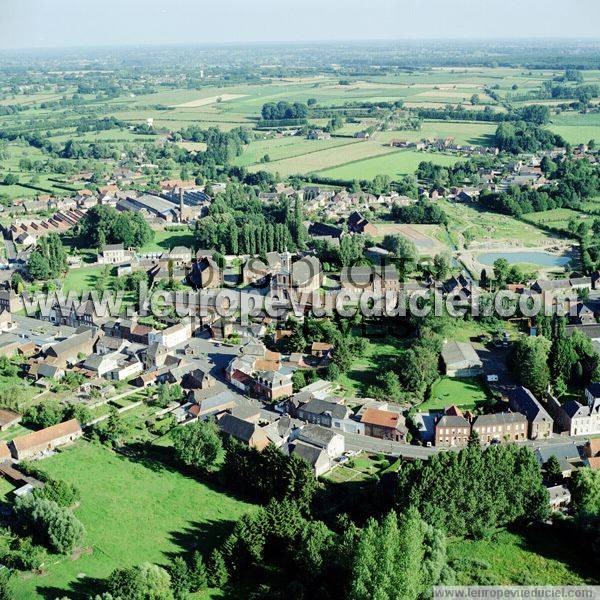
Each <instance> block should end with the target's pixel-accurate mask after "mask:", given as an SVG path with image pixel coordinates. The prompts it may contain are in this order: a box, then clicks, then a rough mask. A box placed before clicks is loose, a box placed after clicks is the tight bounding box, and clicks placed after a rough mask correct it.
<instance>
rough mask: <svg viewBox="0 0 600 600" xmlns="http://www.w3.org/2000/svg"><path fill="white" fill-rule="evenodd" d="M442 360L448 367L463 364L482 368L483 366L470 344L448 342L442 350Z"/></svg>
mask: <svg viewBox="0 0 600 600" xmlns="http://www.w3.org/2000/svg"><path fill="white" fill-rule="evenodd" d="M442 358H443V360H444V364H445V365H446V367H453V366H460V365H463V364H470V365H479V366H481V364H482V363H481V360H480V359H479V356H477V352H475V349H474V348H473V346H472V345H471V344H470V343H469V342H455V341H450V342H446V343H445V344H444V347H443V348H442Z"/></svg>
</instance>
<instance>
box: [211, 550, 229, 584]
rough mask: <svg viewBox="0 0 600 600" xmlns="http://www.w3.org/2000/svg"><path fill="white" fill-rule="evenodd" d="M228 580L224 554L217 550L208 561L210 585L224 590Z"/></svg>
mask: <svg viewBox="0 0 600 600" xmlns="http://www.w3.org/2000/svg"><path fill="white" fill-rule="evenodd" d="M228 580H229V573H228V572H227V565H226V564H225V559H224V558H223V554H221V552H219V550H217V549H216V548H215V549H214V550H213V551H212V553H211V555H210V559H209V561H208V583H209V584H210V587H214V588H222V587H223V586H224V585H225V584H226V583H227V581H228Z"/></svg>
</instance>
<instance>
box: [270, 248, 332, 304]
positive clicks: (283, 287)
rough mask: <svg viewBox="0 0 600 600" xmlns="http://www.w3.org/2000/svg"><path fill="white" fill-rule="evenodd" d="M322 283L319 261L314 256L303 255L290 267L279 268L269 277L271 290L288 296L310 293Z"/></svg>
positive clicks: (321, 270)
mask: <svg viewBox="0 0 600 600" xmlns="http://www.w3.org/2000/svg"><path fill="white" fill-rule="evenodd" d="M322 283H323V269H322V267H321V262H320V261H319V259H318V258H316V257H315V256H305V257H303V258H301V259H300V260H299V261H296V262H295V263H293V264H292V268H291V269H281V270H279V271H277V272H276V273H275V274H274V275H273V276H272V278H271V292H272V293H274V294H280V295H281V294H283V296H284V297H288V298H289V297H290V296H291V295H292V294H294V295H296V297H297V296H298V295H299V294H310V293H311V292H314V291H316V290H318V289H319V288H320V287H321V285H322Z"/></svg>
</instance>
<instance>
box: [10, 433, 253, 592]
mask: <svg viewBox="0 0 600 600" xmlns="http://www.w3.org/2000/svg"><path fill="white" fill-rule="evenodd" d="M39 467H40V468H42V469H43V470H44V471H45V472H46V473H48V474H49V475H50V476H52V477H55V478H58V479H64V480H66V481H69V482H71V483H73V484H75V485H76V486H77V487H78V488H79V490H80V491H81V503H80V506H79V507H78V508H77V509H76V510H75V513H76V515H77V517H78V518H79V519H80V520H81V521H82V523H83V524H84V526H85V528H86V532H87V533H86V540H85V545H86V548H89V551H85V552H83V553H82V554H81V556H79V558H77V560H72V559H71V558H70V557H56V556H53V557H52V560H51V561H50V562H49V564H48V565H47V567H46V568H45V572H44V575H42V576H35V577H22V578H20V579H19V580H18V583H17V585H15V586H14V594H15V598H16V599H17V600H20V599H23V600H25V599H30V598H39V597H45V598H48V597H52V598H57V597H64V596H65V595H71V594H73V593H75V594H77V595H86V596H87V594H88V593H89V592H90V589H89V588H88V584H89V583H90V580H89V579H87V578H105V577H107V576H108V575H109V574H110V572H111V571H112V570H113V569H115V568H117V567H123V566H131V565H134V564H139V563H141V562H144V561H150V562H156V563H158V564H163V565H164V564H167V563H168V562H169V560H170V558H171V557H172V555H173V554H176V553H178V552H182V551H184V550H187V549H189V548H190V547H192V546H196V547H198V548H200V549H201V550H203V551H206V550H207V549H210V548H211V547H212V546H213V545H214V544H215V543H216V541H217V539H219V538H220V536H222V535H223V533H224V532H226V531H227V530H228V529H229V527H230V526H231V525H232V524H233V522H234V521H235V520H237V519H238V518H239V517H240V516H241V515H242V514H244V513H245V512H247V511H249V510H252V506H251V505H249V504H246V503H244V502H240V501H238V500H236V499H234V498H231V497H230V496H228V495H227V494H225V493H222V492H221V491H219V490H217V489H213V488H210V487H208V486H206V485H204V484H202V483H200V482H198V481H196V480H194V479H192V478H190V477H187V476H185V475H182V474H181V473H178V472H177V471H174V470H173V469H172V468H171V467H162V466H161V464H159V463H155V462H153V463H146V462H145V461H144V460H142V459H140V460H136V459H134V458H131V459H130V458H126V457H125V456H122V455H119V454H116V453H114V452H113V451H111V450H108V449H106V448H104V447H102V446H98V445H94V444H91V443H88V442H83V441H82V442H78V443H77V444H76V445H75V446H73V447H71V448H68V449H66V450H64V451H62V452H60V453H59V454H57V455H55V456H52V457H50V458H47V459H45V460H44V461H43V462H41V463H39ZM0 491H1V490H0ZM204 597H209V596H208V595H207V594H205V595H204Z"/></svg>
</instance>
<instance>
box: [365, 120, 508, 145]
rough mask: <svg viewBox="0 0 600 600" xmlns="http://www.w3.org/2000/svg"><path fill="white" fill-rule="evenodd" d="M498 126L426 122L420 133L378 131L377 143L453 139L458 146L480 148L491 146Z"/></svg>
mask: <svg viewBox="0 0 600 600" xmlns="http://www.w3.org/2000/svg"><path fill="white" fill-rule="evenodd" d="M495 131H496V126H495V125H494V124H493V123H480V122H476V121H473V122H469V121H461V122H452V121H424V122H423V124H422V126H421V129H419V130H418V131H378V132H377V133H376V134H375V138H376V139H377V141H380V142H386V143H389V142H390V141H391V140H407V141H409V142H418V141H419V140H421V139H423V138H427V139H432V138H446V137H453V138H454V140H455V142H456V143H457V144H461V145H464V144H472V145H478V146H486V145H491V144H492V143H493V141H494V132H495Z"/></svg>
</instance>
